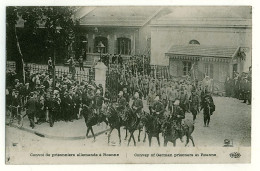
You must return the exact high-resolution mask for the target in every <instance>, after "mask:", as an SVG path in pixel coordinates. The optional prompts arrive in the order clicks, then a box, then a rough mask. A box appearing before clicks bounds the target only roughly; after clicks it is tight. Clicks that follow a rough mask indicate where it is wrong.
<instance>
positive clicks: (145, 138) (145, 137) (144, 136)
mask: <svg viewBox="0 0 260 171" xmlns="http://www.w3.org/2000/svg"><path fill="white" fill-rule="evenodd" d="M145 141H146V132H145V130H144V140H143V142H145Z"/></svg>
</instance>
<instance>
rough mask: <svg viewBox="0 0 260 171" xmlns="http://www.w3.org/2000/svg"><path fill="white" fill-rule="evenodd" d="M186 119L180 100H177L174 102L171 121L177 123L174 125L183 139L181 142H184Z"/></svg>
mask: <svg viewBox="0 0 260 171" xmlns="http://www.w3.org/2000/svg"><path fill="white" fill-rule="evenodd" d="M184 118H185V112H184V111H183V109H182V108H181V107H180V100H176V101H175V102H174V106H173V112H172V114H171V118H170V121H172V122H173V123H176V124H173V125H174V126H175V128H176V130H177V131H178V133H179V135H180V137H181V141H182V136H183V131H182V130H183V128H182V119H184Z"/></svg>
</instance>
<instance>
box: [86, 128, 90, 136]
mask: <svg viewBox="0 0 260 171" xmlns="http://www.w3.org/2000/svg"><path fill="white" fill-rule="evenodd" d="M89 131H90V129H89V127H88V128H87V133H86V137H87V138H88V133H89Z"/></svg>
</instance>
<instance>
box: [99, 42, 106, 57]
mask: <svg viewBox="0 0 260 171" xmlns="http://www.w3.org/2000/svg"><path fill="white" fill-rule="evenodd" d="M97 48H98V52H100V56H99V61H101V55H102V51H103V49H104V48H105V45H103V43H102V42H101V41H100V42H99V44H98V45H97Z"/></svg>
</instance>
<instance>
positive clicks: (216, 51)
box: [166, 45, 239, 58]
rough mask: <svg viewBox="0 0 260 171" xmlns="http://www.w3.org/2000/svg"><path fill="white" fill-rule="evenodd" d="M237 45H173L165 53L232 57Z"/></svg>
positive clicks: (237, 48)
mask: <svg viewBox="0 0 260 171" xmlns="http://www.w3.org/2000/svg"><path fill="white" fill-rule="evenodd" d="M238 50H239V47H219V46H202V45H175V46H172V47H171V48H170V49H169V50H168V52H167V53H166V54H168V55H188V56H201V57H219V58H233V57H234V56H235V55H236V54H237V52H238Z"/></svg>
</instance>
